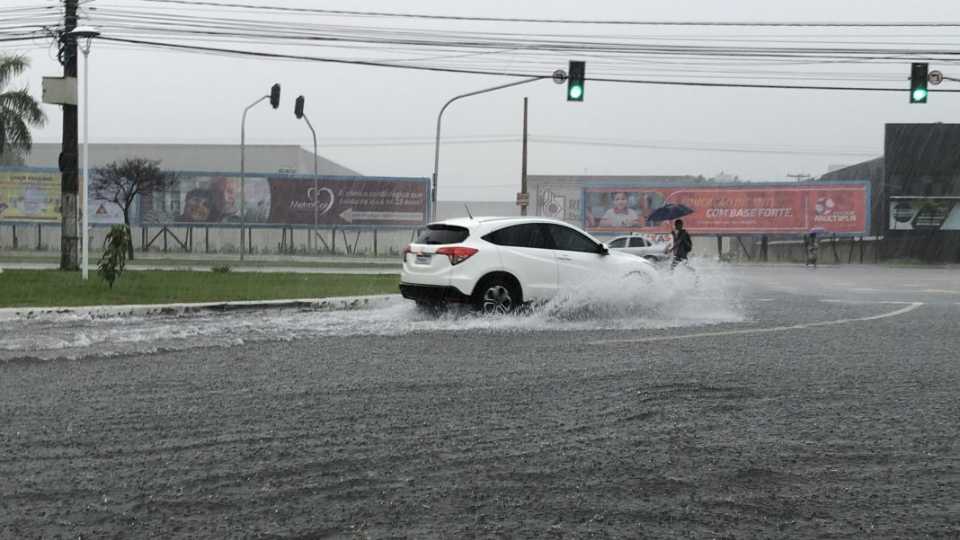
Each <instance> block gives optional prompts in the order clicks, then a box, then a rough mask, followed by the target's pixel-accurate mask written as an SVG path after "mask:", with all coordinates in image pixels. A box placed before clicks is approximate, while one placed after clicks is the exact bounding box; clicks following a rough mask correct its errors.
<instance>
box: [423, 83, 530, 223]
mask: <svg viewBox="0 0 960 540" xmlns="http://www.w3.org/2000/svg"><path fill="white" fill-rule="evenodd" d="M545 78H546V77H530V78H529V79H523V80H522V81H515V82H512V83H507V84H501V85H499V86H493V87H490V88H484V89H483V90H477V91H475V92H468V93H466V94H461V95H459V96H455V97H453V98H451V99H450V100H449V101H447V102H446V103H444V105H443V107H441V108H440V114H438V115H437V138H436V142H435V143H434V152H433V193H431V201H432V202H433V206H432V213H433V215H432V216H431V219H436V218H437V183H438V182H439V174H438V173H439V169H440V126H441V122H442V121H443V112H444V111H446V110H447V107H449V106H450V104H451V103H453V102H454V101H457V100H458V99H463V98H466V97H470V96H476V95H479V94H486V93H488V92H493V91H496V90H502V89H504V88H510V87H513V86H520V85H521V84H527V83H532V82H536V81H539V80H542V79H545Z"/></svg>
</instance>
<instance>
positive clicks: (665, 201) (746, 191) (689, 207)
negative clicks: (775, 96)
mask: <svg viewBox="0 0 960 540" xmlns="http://www.w3.org/2000/svg"><path fill="white" fill-rule="evenodd" d="M869 189H870V187H869V184H866V183H845V184H836V183H834V184H816V185H798V186H770V185H763V186H758V187H743V186H737V187H588V188H586V189H584V193H583V200H584V226H585V228H586V229H587V230H588V231H590V232H594V233H601V234H602V233H655V232H665V231H669V230H670V228H671V227H672V224H673V220H675V219H677V218H680V219H683V220H684V223H685V225H686V227H687V228H688V229H689V230H690V231H691V234H803V233H807V232H810V231H818V232H823V233H836V234H864V233H866V232H867V228H868V225H869V223H870V219H869V204H868V198H869Z"/></svg>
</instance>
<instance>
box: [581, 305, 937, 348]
mask: <svg viewBox="0 0 960 540" xmlns="http://www.w3.org/2000/svg"><path fill="white" fill-rule="evenodd" d="M922 305H923V302H911V303H910V305H908V306H906V307H902V308H900V309H898V310H896V311H891V312H889V313H882V314H880V315H871V316H869V317H858V318H855V319H836V320H833V321H820V322H813V323H804V324H793V325H790V326H774V327H770V328H745V329H743V330H724V331H720V332H700V333H697V334H684V335H680V336H651V337H645V338H634V339H603V340H598V341H591V342H590V344H591V345H605V344H610V343H648V342H651V341H669V340H673V339H696V338H702V337H719V336H738V335H747V334H768V333H772V332H786V331H789V330H804V329H806V328H815V327H818V326H830V325H834V324H848V323H855V322H865V321H876V320H879V319H888V318H890V317H897V316H900V315H903V314H905V313H910V312H911V311H913V310H915V309H917V308H918V307H920V306H922Z"/></svg>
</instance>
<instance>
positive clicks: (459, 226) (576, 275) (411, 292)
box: [400, 217, 654, 313]
mask: <svg viewBox="0 0 960 540" xmlns="http://www.w3.org/2000/svg"><path fill="white" fill-rule="evenodd" d="M653 272H654V270H653V267H652V265H651V264H650V263H649V262H648V261H646V260H644V259H641V258H639V257H634V256H633V255H627V254H625V253H617V252H611V251H610V250H608V249H607V246H605V245H604V244H602V243H601V242H599V241H597V240H596V239H594V238H593V237H591V236H590V235H589V234H587V233H585V232H583V231H581V230H580V229H578V228H576V227H572V226H570V225H568V224H566V223H564V222H562V221H556V220H552V219H543V218H526V217H519V218H517V217H507V218H469V219H468V218H460V219H451V220H446V221H441V222H437V223H431V224H430V225H428V226H427V228H426V229H425V230H424V231H423V232H422V233H421V234H420V236H419V237H418V238H417V240H416V241H415V242H414V243H412V244H410V245H408V246H407V247H405V248H404V250H403V270H402V271H401V274H400V292H401V293H402V294H403V296H404V298H409V299H411V300H415V301H416V302H417V303H418V304H421V305H435V304H442V303H446V302H460V303H468V304H472V305H474V306H475V307H476V308H477V309H479V310H481V311H483V312H485V313H507V312H511V311H513V310H515V309H516V308H518V307H519V306H520V305H522V304H523V303H531V302H543V301H546V300H549V299H550V298H551V297H553V296H554V295H555V294H557V292H558V291H559V290H564V289H569V288H575V287H577V286H579V285H581V284H583V283H584V282H587V281H594V280H597V279H609V278H621V277H623V276H627V275H630V274H636V273H641V274H643V275H648V276H649V275H652V274H653Z"/></svg>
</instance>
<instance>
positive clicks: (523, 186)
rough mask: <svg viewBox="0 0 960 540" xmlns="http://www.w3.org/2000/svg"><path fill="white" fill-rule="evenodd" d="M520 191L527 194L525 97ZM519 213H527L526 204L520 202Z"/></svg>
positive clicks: (522, 214)
mask: <svg viewBox="0 0 960 540" xmlns="http://www.w3.org/2000/svg"><path fill="white" fill-rule="evenodd" d="M520 193H522V194H523V195H524V196H528V195H527V98H526V97H524V98H523V165H522V166H521V167H520ZM520 215H521V216H525V215H527V204H526V203H525V202H522V201H521V203H520Z"/></svg>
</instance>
